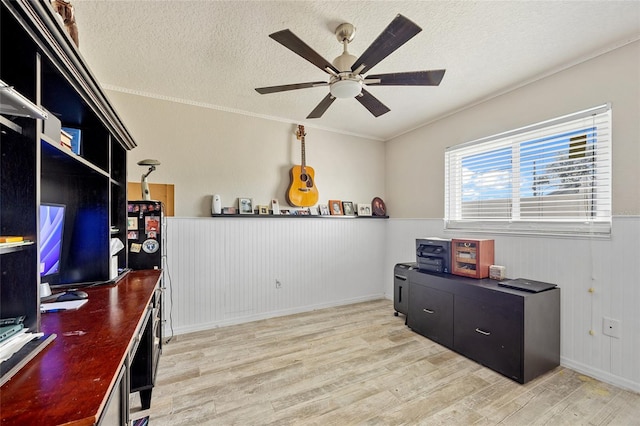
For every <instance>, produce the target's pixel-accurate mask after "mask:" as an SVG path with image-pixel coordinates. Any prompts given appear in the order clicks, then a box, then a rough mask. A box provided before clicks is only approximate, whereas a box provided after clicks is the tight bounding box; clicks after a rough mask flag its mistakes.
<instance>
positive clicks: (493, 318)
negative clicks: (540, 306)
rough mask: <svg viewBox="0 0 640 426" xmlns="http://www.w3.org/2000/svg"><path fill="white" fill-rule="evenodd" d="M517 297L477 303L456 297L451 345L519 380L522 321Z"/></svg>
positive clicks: (458, 350)
mask: <svg viewBox="0 0 640 426" xmlns="http://www.w3.org/2000/svg"><path fill="white" fill-rule="evenodd" d="M497 299H503V298H501V297H498V298H497ZM518 299H520V298H518V297H517V296H515V297H511V298H506V300H496V301H495V302H478V301H477V300H474V299H470V298H467V297H463V296H456V300H455V307H454V311H455V314H454V316H455V319H454V321H455V324H456V328H455V331H454V336H453V341H454V345H453V348H454V349H455V350H456V351H457V352H459V353H461V354H462V355H465V356H467V357H469V358H471V359H473V360H475V361H477V362H479V363H480V364H483V365H485V366H487V367H489V368H491V369H492V370H495V371H497V372H499V373H501V374H503V375H505V376H507V377H510V378H512V379H514V380H520V379H521V372H520V365H521V363H522V357H521V347H522V331H523V327H522V325H523V324H522V309H521V307H522V306H521V303H519V300H518Z"/></svg>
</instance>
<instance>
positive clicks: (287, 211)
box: [279, 209, 291, 216]
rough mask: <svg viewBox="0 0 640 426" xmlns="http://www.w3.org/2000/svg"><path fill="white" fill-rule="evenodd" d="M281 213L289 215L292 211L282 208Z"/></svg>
mask: <svg viewBox="0 0 640 426" xmlns="http://www.w3.org/2000/svg"><path fill="white" fill-rule="evenodd" d="M279 214H281V215H284V216H289V215H290V214H291V212H290V211H289V209H281V210H280V213H279Z"/></svg>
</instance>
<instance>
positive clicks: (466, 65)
mask: <svg viewBox="0 0 640 426" xmlns="http://www.w3.org/2000/svg"><path fill="white" fill-rule="evenodd" d="M72 4H73V5H74V7H75V11H76V19H77V23H78V27H79V33H80V51H81V53H82V55H83V56H84V57H85V59H86V60H87V61H88V63H89V65H90V67H91V68H92V70H93V72H94V74H95V75H96V77H97V78H98V80H99V81H100V82H101V84H102V85H103V87H105V88H107V89H112V90H120V91H127V92H134V93H140V94H145V95H149V96H154V97H160V98H167V99H175V100H181V101H185V102H192V103H195V104H199V105H205V106H210V107H212V108H219V109H223V110H230V111H234V112H240V113H247V114H251V115H256V116H263V117H269V118H275V119H278V120H283V121H286V122H292V123H299V124H305V125H306V126H309V127H317V128H324V129H329V130H333V131H337V132H344V133H350V134H355V135H362V136H365V137H369V138H374V139H380V140H387V139H389V138H392V137H394V136H397V135H399V134H402V133H404V132H406V131H408V130H411V129H414V128H416V127H419V126H421V125H424V124H426V123H428V122H430V121H433V120H435V119H437V118H439V117H442V116H445V115H447V114H450V113H452V112H454V111H457V110H460V109H461V108H464V107H466V106H469V105H472V104H474V103H477V102H481V101H482V100H485V99H488V98H490V97H492V96H495V95H497V94H500V93H503V92H505V91H508V90H510V89H513V88H515V87H518V86H520V85H522V84H525V83H527V82H530V81H532V80H535V79H536V78H539V77H540V76H544V75H548V74H550V73H553V72H556V71H558V70H561V69H564V68H566V67H568V66H571V65H573V64H576V63H579V62H581V61H583V60H585V59H588V58H591V57H593V56H596V55H598V54H601V53H603V52H606V51H608V50H610V49H612V48H615V47H618V46H621V45H623V44H625V43H627V42H629V41H633V40H637V39H638V38H640V2H637V1H624V2H615V1H507V2H505V1H500V2H498V1H461V2H457V1H202V0H201V1H178V0H174V1H89V0H72ZM398 13H400V14H402V15H404V16H406V17H407V18H409V19H411V20H412V21H414V22H415V23H416V24H418V25H419V26H420V27H421V28H422V29H423V31H422V32H420V33H419V34H418V35H417V36H415V37H414V38H413V39H411V40H410V41H409V42H407V44H405V45H404V46H402V47H400V49H398V50H397V51H395V52H394V53H393V54H391V55H390V56H389V57H387V58H386V59H384V60H383V61H382V62H380V63H379V64H378V65H377V66H376V67H375V68H374V69H373V70H372V73H376V74H380V73H388V72H399V71H417V70H429V69H440V68H446V70H447V72H446V74H445V76H444V79H443V80H442V83H441V84H440V86H438V87H402V86H396V87H393V86H391V87H389V86H387V87H382V86H374V87H371V88H369V91H370V92H371V93H372V94H373V95H374V96H376V97H377V98H378V99H379V100H380V101H382V102H383V103H384V104H385V105H387V106H388V107H389V108H390V109H391V111H390V112H389V113H387V114H385V115H382V116H380V117H378V118H375V117H373V116H372V115H371V114H370V113H369V112H368V111H367V110H366V109H365V108H364V107H363V106H362V105H360V104H359V103H358V102H357V101H356V100H355V99H338V100H336V101H335V102H334V103H333V105H332V106H331V107H330V108H329V109H328V111H327V112H326V113H325V114H324V116H323V117H322V118H320V119H312V120H307V119H305V117H306V116H307V115H308V114H309V112H311V110H313V108H315V106H316V105H317V104H318V103H319V102H320V100H321V99H322V98H323V97H324V96H325V95H326V94H327V92H328V87H315V88H310V89H302V90H295V91H288V92H282V93H276V94H268V95H260V94H258V93H257V92H256V91H255V90H254V88H256V87H263V86H275V85H281V84H291V83H301V82H308V81H319V80H327V77H328V75H327V74H325V73H324V72H322V71H321V70H320V69H318V68H316V67H315V66H314V65H312V64H310V63H309V62H307V61H305V60H304V59H302V58H301V57H299V56H297V55H296V54H294V53H293V52H291V51H290V50H288V49H286V48H285V47H284V46H282V45H280V44H279V43H277V42H275V41H274V40H272V39H270V38H269V37H268V36H269V34H271V33H273V32H276V31H279V30H282V29H287V28H288V29H290V30H291V31H292V32H293V33H295V34H296V35H297V36H298V37H299V38H301V39H302V40H303V41H304V42H305V43H307V44H308V45H309V46H310V47H312V48H313V49H314V50H315V51H316V52H318V53H319V54H320V55H322V56H323V57H325V58H326V59H327V60H328V61H330V62H331V61H333V59H334V58H335V57H336V56H338V55H339V54H340V53H342V46H341V45H340V43H338V41H337V40H336V38H335V35H334V30H335V28H336V27H337V26H338V25H339V24H340V23H342V22H350V23H352V24H354V25H355V26H356V37H355V40H354V41H353V42H352V43H351V44H350V45H349V51H350V53H352V54H353V55H355V56H360V54H361V53H362V52H364V50H365V49H366V48H367V47H368V46H369V44H370V43H371V42H372V41H373V40H374V39H375V38H376V37H377V36H378V35H379V34H380V33H381V32H382V30H383V29H384V28H385V27H386V26H387V25H388V24H389V23H390V22H391V20H392V19H393V18H394V17H395V15H396V14H398ZM613 74H614V73H613V72H612V74H611V75H613ZM125 122H126V117H125Z"/></svg>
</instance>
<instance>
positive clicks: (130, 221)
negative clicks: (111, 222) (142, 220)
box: [127, 216, 138, 231]
mask: <svg viewBox="0 0 640 426" xmlns="http://www.w3.org/2000/svg"><path fill="white" fill-rule="evenodd" d="M127 230H133V231H137V230H138V218H137V217H135V216H133V217H131V216H129V217H128V218H127Z"/></svg>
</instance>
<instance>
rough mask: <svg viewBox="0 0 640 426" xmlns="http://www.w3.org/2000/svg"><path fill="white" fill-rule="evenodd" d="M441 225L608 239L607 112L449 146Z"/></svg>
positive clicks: (587, 112)
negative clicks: (443, 214) (602, 236)
mask: <svg viewBox="0 0 640 426" xmlns="http://www.w3.org/2000/svg"><path fill="white" fill-rule="evenodd" d="M445 226H446V228H448V229H465V230H478V231H483V230H487V231H491V232H513V233H545V234H589V235H608V234H610V232H611V108H610V106H609V105H602V106H599V107H596V108H591V109H589V110H585V111H580V112H577V113H574V114H569V115H566V116H562V117H558V118H554V119H552V120H547V121H545V122H542V123H536V124H533V125H531V126H527V127H523V128H520V129H516V130H512V131H509V132H505V133H502V134H499V135H495V136H491V137H488V138H483V139H480V140H477V141H472V142H468V143H465V144H461V145H456V146H454V147H450V148H448V149H447V150H446V152H445Z"/></svg>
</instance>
